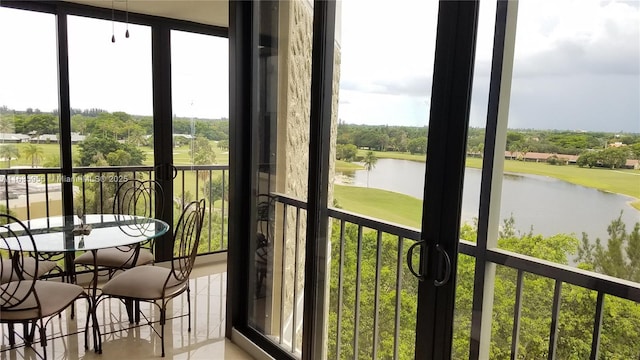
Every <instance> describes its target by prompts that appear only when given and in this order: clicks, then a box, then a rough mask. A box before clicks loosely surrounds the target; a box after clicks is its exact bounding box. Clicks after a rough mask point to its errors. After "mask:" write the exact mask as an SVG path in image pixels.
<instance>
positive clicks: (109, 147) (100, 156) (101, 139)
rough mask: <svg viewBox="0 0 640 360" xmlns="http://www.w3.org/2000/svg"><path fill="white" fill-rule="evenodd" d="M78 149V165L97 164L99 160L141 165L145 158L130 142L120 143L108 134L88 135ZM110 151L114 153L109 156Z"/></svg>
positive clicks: (118, 164) (113, 163) (122, 164)
mask: <svg viewBox="0 0 640 360" xmlns="http://www.w3.org/2000/svg"><path fill="white" fill-rule="evenodd" d="M79 149H80V158H79V165H80V166H89V165H97V162H98V161H99V160H106V162H107V163H108V164H109V165H111V166H126V165H142V163H143V162H144V160H145V158H146V155H145V154H144V153H143V152H142V151H141V150H140V149H139V148H137V147H135V146H133V145H131V144H126V143H125V144H122V143H120V142H118V141H117V140H115V139H113V138H111V137H110V136H109V135H107V136H103V135H102V134H100V133H99V134H97V135H95V134H92V135H91V136H89V137H88V138H87V139H86V140H85V141H83V142H82V143H80V145H79ZM118 150H121V151H118ZM123 152H124V153H126V155H125V154H123ZM111 153H114V154H113V155H111V156H110V155H109V154H111Z"/></svg>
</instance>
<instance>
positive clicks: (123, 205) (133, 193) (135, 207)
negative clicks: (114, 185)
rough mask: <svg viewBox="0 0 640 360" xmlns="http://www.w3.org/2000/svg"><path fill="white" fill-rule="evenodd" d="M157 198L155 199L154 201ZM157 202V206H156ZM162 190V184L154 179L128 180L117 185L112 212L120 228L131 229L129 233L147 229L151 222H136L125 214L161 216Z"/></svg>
mask: <svg viewBox="0 0 640 360" xmlns="http://www.w3.org/2000/svg"><path fill="white" fill-rule="evenodd" d="M156 199H157V201H156ZM156 203H158V205H159V207H156ZM163 205H164V190H163V189H162V186H161V185H160V184H159V183H158V182H157V181H154V180H138V179H132V180H128V181H126V182H124V183H122V184H120V186H119V187H118V190H117V191H116V195H115V197H114V200H113V213H114V214H116V215H125V216H123V217H120V216H117V217H116V220H117V221H119V222H121V223H122V224H121V226H120V229H121V230H122V231H124V232H125V233H129V232H130V231H129V230H132V231H133V234H130V235H139V234H140V232H144V231H146V230H147V227H149V226H152V225H153V224H152V223H149V222H143V223H136V222H135V221H129V219H130V218H129V217H128V216H127V215H135V216H143V217H146V218H154V217H155V218H157V217H161V215H162V209H163V208H164V206H163Z"/></svg>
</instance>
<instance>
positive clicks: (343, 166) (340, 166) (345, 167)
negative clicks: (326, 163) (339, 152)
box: [336, 160, 364, 172]
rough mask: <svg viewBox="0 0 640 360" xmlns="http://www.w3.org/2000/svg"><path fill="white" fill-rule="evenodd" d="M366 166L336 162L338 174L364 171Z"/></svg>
mask: <svg viewBox="0 0 640 360" xmlns="http://www.w3.org/2000/svg"><path fill="white" fill-rule="evenodd" d="M363 169H364V166H362V165H359V164H356V163H351V162H348V161H342V160H336V171H338V172H349V171H355V170H363Z"/></svg>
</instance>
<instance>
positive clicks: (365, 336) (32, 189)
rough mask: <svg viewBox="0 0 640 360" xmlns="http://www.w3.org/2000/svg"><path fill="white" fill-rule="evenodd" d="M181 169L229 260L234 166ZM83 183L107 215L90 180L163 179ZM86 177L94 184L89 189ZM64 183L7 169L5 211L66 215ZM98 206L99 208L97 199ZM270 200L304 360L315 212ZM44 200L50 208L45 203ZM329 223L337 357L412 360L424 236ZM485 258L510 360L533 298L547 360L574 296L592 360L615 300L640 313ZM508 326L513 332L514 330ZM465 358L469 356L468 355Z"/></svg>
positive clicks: (572, 274) (466, 333) (590, 283)
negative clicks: (501, 286) (501, 308)
mask: <svg viewBox="0 0 640 360" xmlns="http://www.w3.org/2000/svg"><path fill="white" fill-rule="evenodd" d="M177 170H178V174H177V177H176V178H175V179H174V194H175V195H174V201H175V202H176V204H177V205H179V204H181V203H184V202H185V201H188V200H190V199H192V198H193V199H195V198H201V197H212V199H214V200H215V201H211V202H209V203H210V204H212V205H211V206H209V207H208V210H207V211H208V214H207V215H208V219H207V223H205V229H207V230H205V231H204V232H203V236H204V238H203V239H206V241H204V242H202V243H203V244H204V246H203V247H202V248H201V249H200V253H202V254H204V253H211V252H216V251H225V250H226V248H227V230H226V229H227V216H226V214H227V211H226V209H227V198H226V195H225V194H226V193H227V183H228V182H227V180H226V175H227V174H228V167H227V166H180V167H178V168H177ZM76 175H77V177H78V178H77V179H75V178H74V179H73V181H74V186H75V190H74V191H75V193H74V198H76V199H83V202H82V204H83V206H85V207H95V208H102V207H103V206H105V204H107V203H108V201H107V198H108V195H109V190H108V189H107V188H106V185H105V184H107V182H104V181H96V182H91V181H87V179H89V180H90V179H92V178H93V179H97V180H116V181H121V180H123V179H124V176H125V175H126V176H127V177H129V176H131V177H133V178H138V179H141V178H142V179H149V178H153V176H154V171H153V168H152V167H126V168H117V169H116V168H110V167H105V168H76V169H74V176H76ZM83 176H84V179H85V181H82V179H83ZM105 177H106V178H105ZM214 178H220V179H221V180H220V181H219V182H218V183H217V184H216V186H217V188H216V189H212V187H211V186H210V184H211V181H212V180H213V179H214ZM61 180H62V179H61V178H60V172H59V170H58V169H19V170H16V169H1V170H0V181H2V182H0V200H1V201H0V205H2V204H3V205H4V206H6V207H7V208H9V209H10V210H11V211H21V212H22V213H21V214H20V215H22V216H23V218H27V219H29V218H34V217H39V216H48V215H56V214H59V213H60V212H61V205H60V204H57V203H56V202H57V201H59V199H58V196H59V192H60V183H61ZM204 184H208V186H209V189H208V190H207V189H205V187H204V186H202V185H204ZM91 196H93V197H91ZM36 198H39V199H36ZM90 198H91V199H93V200H89V199H90ZM270 199H273V201H274V202H275V205H274V206H273V209H272V210H269V211H273V212H274V213H273V216H269V217H268V218H267V219H268V222H269V224H268V225H267V226H269V227H279V228H280V231H279V232H278V231H277V230H276V231H274V232H273V234H278V236H274V238H273V239H270V240H271V242H272V244H271V245H270V246H275V245H276V244H278V248H279V251H280V254H279V256H280V258H281V260H280V261H278V263H277V264H275V262H274V265H273V266H274V268H273V269H271V270H272V273H273V274H279V278H280V281H281V282H282V283H281V286H280V287H279V291H280V293H279V294H278V295H275V294H274V295H273V296H279V297H280V301H279V302H278V303H279V310H276V312H277V314H274V315H277V316H278V318H279V321H277V324H278V325H277V329H276V330H275V331H273V334H271V335H273V336H274V338H277V339H279V342H280V343H281V344H282V345H283V346H285V347H287V348H289V349H290V351H291V352H292V353H299V350H300V348H301V346H300V342H301V336H300V329H301V327H300V326H299V325H300V322H301V321H302V302H301V301H300V300H301V299H302V293H303V291H302V290H303V286H304V285H303V279H302V277H301V275H300V274H302V273H303V268H302V267H303V266H304V263H303V262H302V258H301V257H302V254H304V243H305V241H304V236H305V233H304V221H303V220H304V214H305V212H306V203H305V202H303V201H300V200H297V199H293V198H291V197H287V196H285V195H281V194H274V195H273V196H271V197H270ZM36 200H41V201H40V202H42V204H39V203H38V202H37V201H36ZM16 209H17V210H16ZM328 215H329V217H330V220H331V224H332V225H331V280H330V301H329V304H328V305H329V307H330V308H329V326H330V328H329V337H328V354H329V358H331V359H343V358H374V359H375V358H393V359H399V358H403V357H404V353H403V351H411V349H410V348H409V349H408V350H407V349H406V346H405V345H406V342H407V341H409V342H410V343H411V344H410V347H412V346H413V344H412V342H413V341H414V340H413V339H414V336H413V335H414V333H413V329H414V327H415V313H416V306H417V305H416V304H417V284H418V280H417V279H416V278H415V277H414V276H413V275H412V274H411V273H410V272H409V271H408V268H407V266H406V265H404V263H405V261H406V256H407V255H406V254H407V249H408V248H409V246H411V244H413V243H414V242H415V241H417V240H419V239H420V232H419V230H418V229H411V228H407V227H404V226H401V225H397V224H393V223H390V222H386V221H382V220H378V219H374V218H370V217H366V216H362V215H359V214H354V213H351V212H348V211H344V210H341V209H335V208H331V209H329V212H328ZM289 230H291V231H289ZM459 251H460V255H459V265H460V264H462V263H463V262H464V261H468V262H474V261H475V259H477V257H478V255H479V254H478V251H479V249H478V248H477V247H476V246H475V244H474V243H472V242H469V241H465V240H460V243H459ZM482 255H483V257H484V259H485V260H486V261H487V262H488V263H489V264H494V265H495V266H496V268H497V270H496V272H497V273H499V274H502V275H504V274H509V275H506V276H503V278H505V279H511V280H508V282H509V281H510V282H509V286H510V287H513V289H512V290H513V291H511V292H509V294H512V297H510V298H509V299H507V300H508V301H507V304H508V306H507V307H510V312H509V315H508V317H510V319H509V320H508V321H507V322H508V324H506V326H507V327H508V328H509V331H508V334H507V335H505V336H504V339H502V341H503V342H506V343H508V344H509V345H508V346H506V347H508V349H507V350H506V351H507V352H508V354H509V355H508V356H507V357H508V358H519V354H518V352H519V351H520V350H519V349H520V348H521V345H522V341H523V340H522V339H523V337H527V336H529V337H530V335H523V332H527V331H529V329H526V328H525V327H524V325H523V319H525V316H531V314H528V315H525V314H524V313H523V308H524V306H525V305H526V299H525V298H526V297H527V291H545V292H546V291H548V292H549V297H548V300H549V304H550V309H549V310H550V311H548V313H549V314H548V318H547V319H546V322H547V323H548V331H547V332H546V334H545V335H544V336H543V338H544V339H542V341H544V342H545V344H546V345H544V346H546V347H547V348H548V352H547V354H548V355H547V356H548V358H554V354H555V352H556V349H557V348H558V343H559V339H561V338H563V337H565V338H566V337H567V336H575V333H571V332H570V331H568V332H567V333H564V334H563V333H562V328H561V326H559V324H561V323H562V321H563V319H566V318H567V317H568V316H569V317H571V316H573V315H574V312H575V311H577V310H579V309H572V308H570V307H569V306H563V303H565V301H566V302H567V304H571V301H570V299H569V297H570V296H576V295H575V293H576V292H577V293H580V294H582V295H579V296H587V297H590V298H592V300H593V307H592V311H591V315H590V319H587V320H585V321H586V322H588V326H587V328H586V329H580V330H581V331H582V332H584V331H587V332H588V333H589V336H587V337H588V338H590V348H589V349H587V350H585V351H586V354H587V355H586V356H588V357H590V358H592V359H597V358H599V356H598V353H599V351H600V350H601V343H602V340H603V335H602V333H603V324H604V322H605V321H606V320H607V319H609V321H612V320H613V321H616V319H617V318H615V316H624V314H622V315H616V314H613V313H611V311H609V312H607V310H606V305H605V304H606V303H607V301H609V299H613V300H615V301H617V302H620V301H628V302H634V303H635V305H636V306H637V305H638V303H640V284H638V283H634V282H630V281H626V280H622V279H618V278H614V277H610V276H606V275H601V274H597V273H594V272H591V271H586V270H582V269H579V268H576V267H571V266H567V265H562V264H557V263H553V262H549V261H545V260H541V259H537V258H533V257H529V256H525V255H521V254H517V253H513V252H510V251H506V250H502V249H497V248H494V249H489V250H487V251H486V252H484V254H482ZM271 256H273V254H271ZM416 263H417V261H416ZM471 268H472V267H471ZM289 272H290V274H289ZM502 275H501V276H502ZM274 277H275V276H274ZM532 279H536V280H537V281H540V280H542V283H543V284H546V285H545V287H544V288H543V289H542V290H541V289H540V288H536V289H531V290H529V289H528V287H527V284H529V282H530V281H532ZM477 291H479V290H478V289H475V288H474V279H473V275H470V276H467V275H465V274H463V273H461V272H460V267H459V272H458V278H457V292H458V294H463V293H467V294H472V295H473V294H475V292H477ZM585 294H586V295H585ZM287 297H289V298H288V299H287ZM461 298H462V296H458V301H459V302H458V303H457V305H456V327H455V332H456V334H454V338H455V337H458V338H460V339H463V343H464V346H462V348H463V349H466V351H468V348H469V346H468V344H469V341H470V338H471V335H470V328H471V321H472V320H471V308H470V305H469V304H470V300H469V299H461ZM503 300H504V299H503ZM465 301H466V302H465ZM527 306H531V305H527ZM495 311H496V310H495V309H494V312H495ZM511 311H512V312H511ZM501 315H504V314H501ZM546 315H547V314H545V311H542V310H540V314H538V315H536V316H537V317H538V318H541V317H545V316H546ZM498 318H499V319H504V316H500V317H496V316H494V320H493V321H494V324H493V326H494V327H495V326H497V325H498V324H497V323H496V322H497V321H498V320H497V319H498ZM272 321H273V320H272ZM474 321H475V320H474ZM483 321H485V320H483ZM585 321H583V323H584V322H585ZM634 321H637V319H636V320H634ZM636 325H637V324H636ZM474 326H479V324H474ZM501 326H502V327H504V326H505V324H501ZM610 326H611V325H609V327H610ZM572 334H573V335H572ZM494 336H495V332H494ZM407 339H409V340H407ZM636 345H637V344H636ZM462 351H463V352H464V351H465V350H462ZM638 352H639V354H636V358H637V357H638V355H640V349H638ZM463 357H468V355H467V354H463Z"/></svg>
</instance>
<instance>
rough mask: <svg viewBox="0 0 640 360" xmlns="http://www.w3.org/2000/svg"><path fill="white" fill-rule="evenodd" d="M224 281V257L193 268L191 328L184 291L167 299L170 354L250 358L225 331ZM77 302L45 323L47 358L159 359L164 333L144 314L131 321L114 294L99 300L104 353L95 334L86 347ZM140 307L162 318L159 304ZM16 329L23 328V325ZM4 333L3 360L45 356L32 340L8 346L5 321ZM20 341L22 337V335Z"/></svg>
mask: <svg viewBox="0 0 640 360" xmlns="http://www.w3.org/2000/svg"><path fill="white" fill-rule="evenodd" d="M226 286H227V284H226V264H225V263H221V264H216V265H207V266H201V267H196V268H194V270H193V272H192V273H191V321H192V323H191V326H192V327H191V332H188V331H187V328H188V320H187V312H186V306H187V299H186V294H183V295H181V296H180V297H178V298H176V299H174V300H173V301H172V303H170V304H169V309H170V310H168V314H167V316H168V317H169V320H168V321H167V324H166V327H165V349H166V357H165V358H166V359H207V360H211V359H234V360H236V359H237V360H242V359H251V357H250V356H249V355H247V354H246V353H245V352H244V351H242V350H241V349H240V348H238V347H237V346H236V345H234V344H233V343H231V342H230V341H229V340H227V339H226V338H225V337H224V326H225V306H226ZM76 304H77V305H76V313H77V314H76V317H75V318H74V319H71V317H70V312H69V310H66V311H65V312H64V313H63V314H62V317H61V318H58V317H55V318H53V319H52V320H51V322H50V323H49V325H48V326H47V334H48V339H49V340H48V342H47V347H46V352H47V358H48V359H101V360H110V359H118V360H125V359H127V360H128V359H161V357H160V355H161V347H160V346H161V343H160V338H159V337H158V336H157V335H156V334H155V333H154V332H153V330H152V329H151V327H150V326H149V325H147V322H145V320H144V318H142V319H141V321H140V325H139V326H134V327H132V325H130V324H129V322H128V320H127V315H126V311H125V309H124V305H122V303H121V302H119V301H117V300H111V299H108V300H106V301H103V302H102V303H101V304H102V305H99V306H98V322H99V324H100V329H101V331H102V342H103V343H102V354H96V353H95V352H94V351H93V338H92V337H89V350H87V351H85V349H84V324H85V319H86V301H84V300H79V301H77V302H76ZM141 308H142V312H143V314H144V315H145V316H147V317H148V318H149V319H150V320H151V321H153V322H155V321H157V320H158V311H157V310H155V307H152V305H149V304H144V303H143V304H141ZM154 325H157V330H158V331H160V327H159V324H158V323H157V322H156V323H155V324H154ZM16 331H17V332H18V333H21V332H22V330H21V329H20V327H17V328H16ZM69 334H70V335H69ZM105 334H106V336H105ZM0 336H1V339H2V342H1V344H2V345H0V359H1V360H4V359H8V360H14V359H15V360H20V359H42V358H43V355H44V354H43V351H44V349H43V348H42V346H40V344H37V345H35V346H34V348H35V351H34V349H31V348H28V347H24V346H21V347H17V348H15V349H10V348H9V346H8V343H9V342H8V337H7V328H6V326H2V327H1V330H0ZM16 341H17V342H18V343H20V342H21V340H20V338H18V339H16Z"/></svg>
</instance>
